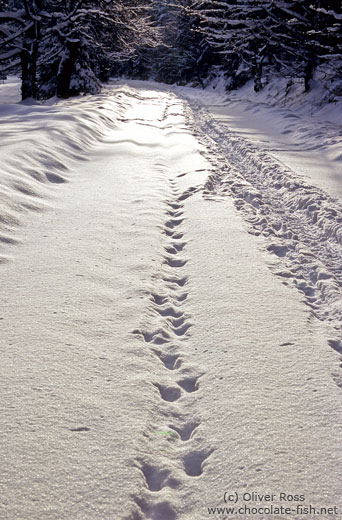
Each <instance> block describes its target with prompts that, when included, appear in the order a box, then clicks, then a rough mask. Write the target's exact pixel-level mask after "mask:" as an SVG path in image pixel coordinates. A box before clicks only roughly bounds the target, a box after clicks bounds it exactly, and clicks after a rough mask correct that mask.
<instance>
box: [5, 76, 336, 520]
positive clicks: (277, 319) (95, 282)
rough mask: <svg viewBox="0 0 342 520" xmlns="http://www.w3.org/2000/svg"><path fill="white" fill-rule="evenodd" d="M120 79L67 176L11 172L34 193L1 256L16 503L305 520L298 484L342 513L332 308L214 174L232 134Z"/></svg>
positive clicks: (173, 519) (138, 518)
mask: <svg viewBox="0 0 342 520" xmlns="http://www.w3.org/2000/svg"><path fill="white" fill-rule="evenodd" d="M112 95H113V96H114V97H113V98H112V99H111V96H110V94H108V96H109V101H108V103H109V105H110V106H113V107H114V106H115V104H117V109H116V112H115V114H116V115H115V118H114V119H115V120H112V122H111V123H110V121H107V123H106V130H103V131H101V133H100V132H99V135H101V136H102V142H101V143H100V144H98V146H97V147H95V148H93V150H92V151H91V152H90V153H89V156H88V160H87V161H82V162H78V161H77V160H76V159H77V158H76V157H71V155H70V157H69V153H70V154H72V153H74V151H75V150H74V151H72V150H71V149H69V148H67V144H66V145H65V146H66V148H65V161H66V165H65V168H64V170H63V171H64V174H63V180H69V182H60V183H52V184H53V189H51V188H50V187H49V186H47V185H46V183H45V181H44V190H41V189H40V187H39V185H38V184H37V179H35V178H34V176H30V179H29V178H28V177H27V179H26V178H25V182H26V188H27V187H28V186H27V184H29V183H30V187H31V190H26V193H25V192H24V191H23V190H19V189H18V186H19V187H21V185H20V176H19V174H18V177H19V179H17V178H16V179H15V183H13V182H11V174H12V173H11V172H10V173H9V174H8V175H7V177H5V181H4V182H6V183H7V184H6V190H5V192H6V193H11V194H12V198H13V197H14V195H15V194H16V193H17V192H20V197H21V198H20V202H19V203H18V204H13V205H12V206H10V207H8V206H6V204H7V200H8V199H7V198H6V199H4V201H3V207H2V208H1V209H3V211H4V212H6V211H7V212H8V213H7V215H10V214H12V215H15V216H16V219H15V223H13V221H11V220H10V219H8V218H7V219H4V220H3V221H2V223H3V225H4V226H5V228H6V233H7V235H6V236H8V237H10V238H11V237H15V240H13V242H15V243H12V244H10V243H9V242H5V241H3V251H2V255H3V259H4V262H3V264H2V265H1V271H2V273H1V274H2V303H1V314H0V318H1V321H0V326H1V338H0V341H1V357H2V363H1V395H2V399H1V406H2V409H1V416H0V425H1V440H0V457H1V475H0V497H1V499H0V500H1V501H0V517H1V519H4V520H37V519H38V518H39V519H40V518H41V519H44V520H45V519H46V520H70V518H72V519H76V520H94V519H96V520H97V519H99V520H108V519H113V520H114V519H115V520H204V519H207V518H210V517H214V518H215V517H219V518H227V517H228V514H225V512H224V511H223V513H219V512H218V511H217V512H212V511H213V509H210V508H216V507H219V508H223V507H227V506H234V507H236V508H238V507H239V508H241V509H239V510H238V509H236V510H235V512H234V513H231V514H232V515H233V516H234V518H237V519H240V518H241V519H249V518H250V519H252V518H255V517H258V518H264V519H271V520H273V519H276V518H279V517H282V518H288V519H291V520H292V519H293V520H302V518H303V514H302V512H301V509H300V507H298V502H297V501H296V500H295V499H294V498H291V497H293V496H294V495H303V496H304V499H303V500H302V501H301V503H300V505H302V506H303V507H307V506H311V507H315V508H317V511H318V509H319V508H321V507H323V508H336V510H337V511H338V514H335V513H334V514H331V515H330V516H327V515H325V516H324V514H322V515H320V514H319V515H318V516H315V517H316V518H320V517H321V518H325V517H331V518H335V519H336V518H339V517H341V507H342V503H341V496H340V471H341V464H342V445H341V441H340V434H341V424H342V400H341V369H340V367H339V366H338V355H337V353H336V348H330V346H329V345H328V339H329V337H328V336H326V329H325V325H324V322H319V321H318V320H313V319H312V314H311V309H310V308H309V307H307V306H305V305H304V304H303V302H302V300H301V296H300V293H299V292H298V291H297V289H296V288H295V287H291V286H285V285H284V284H283V283H281V282H282V278H281V277H277V276H274V274H273V273H272V270H270V269H269V266H270V265H271V266H272V264H274V262H272V256H271V255H270V254H269V252H267V251H266V249H265V250H262V248H261V247H260V244H263V243H262V242H261V241H260V237H257V236H254V235H251V234H248V233H247V231H246V229H245V224H244V221H243V219H242V218H241V215H243V213H242V212H240V213H239V212H237V211H236V209H235V206H234V203H233V201H234V194H232V195H231V196H227V193H228V192H224V191H223V190H221V191H222V192H223V193H220V190H219V189H217V182H216V183H215V180H216V178H217V176H218V174H219V172H218V168H220V167H221V166H222V164H223V163H222V161H223V158H222V150H219V149H216V148H215V147H214V145H213V144H210V143H209V145H210V149H206V148H205V146H203V144H202V145H201V144H199V142H198V140H197V139H196V138H195V137H194V135H193V132H194V130H195V131H196V132H197V135H198V139H200V140H201V141H202V142H203V143H205V136H204V135H203V134H202V133H201V127H200V125H198V126H197V127H196V123H195V120H196V117H197V114H195V117H194V116H193V114H192V112H191V110H190V109H189V106H188V105H187V103H186V102H184V101H183V100H182V99H180V98H179V97H178V96H176V95H175V94H172V93H169V92H164V91H162V90H157V89H155V88H151V87H149V86H148V85H147V86H146V88H139V89H138V88H132V87H125V86H118V87H115V88H113V91H112ZM74 103H75V104H76V103H77V101H75V102H74ZM84 103H85V104H86V103H87V100H85V101H84ZM72 108H73V110H74V112H73V114H72V117H74V114H76V112H77V110H78V109H76V108H75V106H74V105H73V102H70V104H69V105H68V106H67V107H66V108H64V105H63V104H62V105H61V107H60V109H59V110H60V112H61V113H60V114H59V116H60V118H62V117H63V114H65V115H67V114H68V110H69V109H72ZM54 110H55V111H56V112H58V108H57V107H56V108H55V109H54ZM63 111H64V112H63ZM114 111H115V110H114ZM105 113H106V114H107V116H108V112H105ZM75 117H76V116H75ZM89 117H90V115H89ZM92 117H94V115H93V114H91V117H90V118H92ZM109 123H110V124H109ZM71 124H74V122H73V119H72V118H71V121H70V123H69V128H70V125H71ZM91 124H92V122H91ZM83 128H85V127H83ZM87 135H88V137H89V139H90V138H91V136H90V135H89V133H88V134H87ZM74 139H75V141H73V140H72V139H71V140H70V142H71V143H72V144H73V143H74V144H76V145H77V146H78V147H80V146H81V145H80V143H79V142H77V143H76V136H74ZM57 142H58V140H57ZM33 144H34V143H33ZM33 144H32V146H33ZM13 146H15V143H14V144H13ZM51 146H52V148H51V151H50V153H51V154H53V153H54V149H53V145H51ZM56 153H57V154H61V151H60V150H57V152H56ZM78 153H81V150H80V149H79V150H78ZM43 159H44V158H43ZM58 159H61V156H60V155H58ZM35 160H36V158H35ZM72 161H73V162H72ZM220 161H221V162H220ZM220 164H221V166H220ZM12 166H13V168H14V166H15V165H13V164H12ZM224 166H226V164H225V163H224ZM23 168H24V169H25V168H27V165H26V164H23ZM46 168H47V164H46V165H44V167H43V170H42V173H44V172H46ZM54 168H55V169H56V170H55V171H54V174H55V175H57V173H58V165H57V164H56V163H54ZM232 168H233V167H232ZM13 171H14V170H13ZM223 173H224V174H225V173H226V170H224V172H223ZM14 175H16V174H14V173H13V176H14ZM44 175H45V174H44ZM18 183H19V184H18ZM10 190H12V191H10ZM37 193H38V194H39V196H37ZM36 200H37V202H35V204H33V201H36ZM44 206H45V211H44V213H38V214H37V212H36V211H32V209H36V210H38V209H39V210H40V209H42V208H43V207H44ZM29 210H31V211H29ZM14 224H15V225H14ZM333 346H335V347H336V346H337V347H338V344H337V343H335V344H334V345H333ZM252 492H254V493H256V494H258V495H265V494H273V495H274V499H273V502H272V504H271V505H273V507H280V506H283V507H284V506H287V507H289V508H290V509H291V511H290V513H286V514H285V515H283V516H279V514H277V513H268V512H267V511H263V512H259V513H258V515H256V514H255V513H253V512H252V513H248V510H245V509H244V508H245V507H247V508H248V507H250V508H252V507H259V508H260V507H265V506H269V505H270V504H269V503H265V502H262V501H261V502H260V499H259V498H257V499H248V497H249V496H252ZM281 493H283V495H281ZM231 494H236V495H234V496H237V497H238V500H237V503H236V504H235V503H232V504H230V503H228V504H227V503H225V498H226V497H227V496H229V495H231ZM284 496H285V498H284ZM334 511H335V510H334ZM329 514H330V513H329ZM305 517H308V516H305Z"/></svg>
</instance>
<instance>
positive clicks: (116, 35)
mask: <svg viewBox="0 0 342 520" xmlns="http://www.w3.org/2000/svg"><path fill="white" fill-rule="evenodd" d="M14 1H15V8H14V9H13V10H12V11H9V10H8V11H3V12H2V13H0V22H2V23H1V26H0V34H4V35H5V38H2V42H1V43H0V45H1V47H2V48H4V50H5V52H3V53H2V54H1V55H0V62H2V63H4V64H3V65H2V68H3V70H4V69H6V68H12V69H13V68H15V67H16V66H18V62H15V61H14V57H17V56H20V61H21V75H22V95H23V99H25V98H26V97H30V96H32V97H34V98H39V97H43V98H44V97H50V96H52V95H54V94H56V95H57V96H59V97H67V96H69V95H74V94H77V93H80V92H97V91H98V90H99V88H100V81H99V80H100V79H101V77H103V76H104V70H105V69H106V68H107V69H109V68H110V66H111V63H114V62H115V60H116V61H117V60H123V59H127V58H128V56H131V55H133V54H134V52H136V50H137V49H139V48H140V47H141V46H150V47H153V46H154V45H156V44H157V42H158V31H157V29H156V28H155V26H154V23H153V20H152V17H151V3H150V2H149V1H148V0H126V1H125V2H124V1H123V0H93V1H90V0H55V2H54V3H53V5H52V3H51V1H50V0H18V1H16V0H14Z"/></svg>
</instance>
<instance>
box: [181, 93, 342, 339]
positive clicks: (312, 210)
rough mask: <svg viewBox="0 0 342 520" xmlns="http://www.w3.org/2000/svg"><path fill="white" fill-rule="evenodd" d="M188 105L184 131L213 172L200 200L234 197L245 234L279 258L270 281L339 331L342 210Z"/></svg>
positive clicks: (202, 110)
mask: <svg viewBox="0 0 342 520" xmlns="http://www.w3.org/2000/svg"><path fill="white" fill-rule="evenodd" d="M188 103H189V107H191V110H190V108H189V110H188V120H189V124H191V126H192V128H193V130H194V132H195V134H196V136H197V138H198V139H199V140H200V142H201V143H202V144H204V145H205V146H206V148H207V149H210V150H211V153H208V152H204V154H205V156H206V158H207V159H208V160H209V161H210V162H211V163H212V164H213V167H214V169H215V173H214V174H212V175H210V176H209V178H208V180H207V182H206V184H205V187H204V194H205V196H207V197H213V198H216V199H217V200H220V199H221V197H222V196H227V195H228V196H232V197H234V200H235V205H236V208H237V209H238V210H240V211H241V213H242V215H243V216H244V218H245V219H246V221H247V222H248V224H249V227H250V232H251V233H253V234H255V235H262V236H263V237H264V238H265V239H266V247H267V249H268V251H270V252H271V253H273V254H274V255H275V256H276V257H277V259H278V262H276V263H275V265H274V266H273V267H272V270H273V271H274V272H275V274H277V275H278V276H281V277H283V278H284V283H285V284H292V285H294V286H296V287H297V289H298V290H299V291H300V292H301V293H302V294H303V295H304V301H305V303H306V304H307V305H309V307H310V308H311V309H312V312H313V314H314V315H315V316H316V317H317V318H319V319H320V320H327V321H328V322H331V323H332V325H333V326H334V328H335V329H336V330H339V331H340V330H341V323H342V269H341V262H342V206H341V204H340V203H339V202H338V201H336V200H334V199H332V198H331V197H329V196H328V195H327V194H326V193H325V192H324V191H322V190H320V189H319V188H316V187H314V186H310V185H308V184H306V183H305V182H304V181H303V180H302V179H301V178H300V177H299V176H298V175H296V174H295V173H294V172H292V171H290V170H289V169H286V168H284V166H282V165H281V164H280V163H279V162H277V161H276V160H275V159H274V158H273V157H271V156H270V155H269V154H268V153H267V152H266V151H264V150H261V149H259V148H257V147H256V146H255V145H253V144H251V143H250V142H248V141H247V140H245V139H244V138H242V137H240V136H237V135H235V134H234V132H233V131H228V130H227V128H223V127H221V126H220V124H219V123H217V122H216V121H215V120H213V118H212V117H211V115H210V114H209V113H208V111H207V110H206V109H205V108H204V107H202V106H201V105H199V104H198V103H196V102H194V101H191V100H188ZM213 149H214V151H215V153H212V151H213Z"/></svg>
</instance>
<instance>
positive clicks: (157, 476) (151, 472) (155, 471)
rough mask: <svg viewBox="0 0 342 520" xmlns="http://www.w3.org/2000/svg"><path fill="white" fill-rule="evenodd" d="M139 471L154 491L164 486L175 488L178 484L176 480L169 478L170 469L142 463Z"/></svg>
mask: <svg viewBox="0 0 342 520" xmlns="http://www.w3.org/2000/svg"><path fill="white" fill-rule="evenodd" d="M141 471H142V472H143V474H144V477H145V480H146V483H147V486H148V488H149V490H150V491H154V492H156V491H160V490H161V489H162V488H163V487H165V486H169V487H171V488H175V487H177V486H178V485H179V481H178V480H176V479H174V478H172V477H171V478H170V471H169V470H167V469H161V468H159V467H158V466H154V465H151V464H143V466H142V468H141Z"/></svg>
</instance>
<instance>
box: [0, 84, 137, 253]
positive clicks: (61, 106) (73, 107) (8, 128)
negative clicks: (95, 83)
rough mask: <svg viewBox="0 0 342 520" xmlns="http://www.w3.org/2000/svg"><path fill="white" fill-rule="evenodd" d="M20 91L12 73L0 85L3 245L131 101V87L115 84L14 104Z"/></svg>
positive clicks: (68, 176) (0, 235) (11, 240)
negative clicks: (93, 93)
mask: <svg viewBox="0 0 342 520" xmlns="http://www.w3.org/2000/svg"><path fill="white" fill-rule="evenodd" d="M18 92H19V90H18V82H17V81H16V80H15V79H13V78H12V79H10V80H9V81H8V82H6V83H4V84H2V85H0V100H1V102H2V104H0V120H1V126H0V142H1V149H0V188H1V195H0V242H1V243H2V245H3V244H9V243H14V242H15V241H16V238H15V227H16V226H18V225H19V224H20V222H21V221H22V219H23V218H24V215H25V214H26V213H27V212H28V211H40V210H41V209H43V208H44V207H45V206H47V205H49V199H50V198H51V197H52V196H53V190H52V189H51V188H52V187H54V188H55V187H56V185H61V184H63V183H65V182H68V181H70V180H72V168H73V165H74V164H75V161H80V160H84V159H85V158H86V157H87V154H88V152H89V150H90V149H91V148H92V146H93V145H94V144H95V143H97V142H98V141H100V140H102V139H103V137H104V136H105V135H106V134H107V133H108V131H109V130H110V129H112V128H113V127H115V125H116V124H117V121H118V119H120V116H121V114H122V113H123V110H124V109H126V107H127V106H129V89H126V90H125V94H123V92H122V90H121V89H120V88H119V87H118V88H113V89H111V90H110V91H107V90H104V91H103V93H101V94H99V95H96V96H85V97H78V98H75V99H71V100H66V101H64V100H57V99H52V100H50V101H49V102H48V103H47V104H37V103H31V104H30V103H27V102H26V103H17V100H18ZM6 249H7V248H6ZM1 260H2V261H5V260H6V256H4V255H2V257H1Z"/></svg>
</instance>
